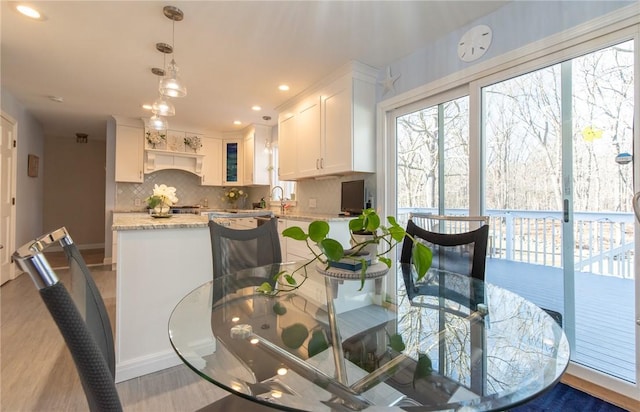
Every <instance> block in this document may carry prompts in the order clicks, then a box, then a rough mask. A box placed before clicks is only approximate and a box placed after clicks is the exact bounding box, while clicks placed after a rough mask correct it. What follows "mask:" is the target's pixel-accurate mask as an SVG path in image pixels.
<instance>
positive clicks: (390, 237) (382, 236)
mask: <svg viewBox="0 0 640 412" xmlns="http://www.w3.org/2000/svg"><path fill="white" fill-rule="evenodd" d="M387 223H388V225H387V226H385V225H382V224H381V220H380V216H378V214H377V213H376V211H375V210H374V209H366V210H364V211H363V212H362V214H361V215H360V216H358V217H357V218H355V219H352V220H351V221H349V231H350V233H351V245H352V247H351V249H348V250H346V251H345V249H344V248H343V246H342V244H341V243H340V242H338V241H337V240H335V239H332V238H330V237H328V235H329V224H328V223H327V222H325V221H322V220H315V221H313V222H311V224H309V231H308V232H305V231H304V230H303V229H302V228H300V227H298V226H293V227H290V228H287V229H285V230H284V231H283V232H282V235H283V236H284V237H288V238H291V239H294V240H298V241H302V242H306V244H307V247H308V248H309V250H311V252H312V253H313V256H314V257H313V259H311V260H310V261H308V262H305V263H304V264H302V265H301V266H300V267H298V268H296V269H294V270H293V271H291V272H288V271H282V272H279V273H278V274H276V277H277V278H278V279H277V280H283V282H279V283H280V287H279V288H278V289H277V290H274V289H273V288H272V286H271V285H270V284H269V283H267V282H265V283H263V284H262V285H261V286H260V287H258V291H260V292H263V293H267V294H277V293H280V292H288V291H293V290H295V289H298V288H299V287H300V286H301V285H302V284H303V283H304V281H306V279H307V277H308V276H307V268H308V267H309V266H310V265H312V264H314V265H315V264H317V262H320V263H322V264H324V265H327V266H329V265H330V262H339V261H341V260H343V259H345V258H346V259H350V260H353V261H354V262H360V264H361V268H360V288H361V289H362V287H363V286H364V281H365V279H366V277H365V275H366V272H367V268H368V265H369V263H368V262H367V258H366V257H363V256H362V255H361V252H362V251H364V250H365V249H369V247H370V246H375V249H374V250H375V251H376V255H375V258H377V259H378V260H379V261H380V262H382V263H384V264H386V265H387V267H389V268H390V267H391V263H392V262H391V259H389V258H388V257H387V256H386V255H387V253H389V252H390V251H392V250H393V249H394V248H395V247H396V246H397V245H398V244H399V243H400V242H402V241H403V240H404V238H405V236H408V237H409V238H411V239H412V240H413V241H414V242H413V245H414V247H413V250H412V263H413V265H414V266H415V268H416V272H417V274H418V280H421V279H422V278H423V277H424V276H425V274H426V273H427V270H429V268H430V267H431V259H432V253H431V249H429V248H428V247H427V246H426V245H424V244H423V243H421V242H417V241H416V239H414V238H413V237H412V236H411V235H409V234H407V232H406V231H405V230H404V228H403V227H401V226H400V225H399V224H398V222H396V219H395V218H394V217H393V216H388V217H387ZM354 234H367V235H368V236H366V237H363V238H359V237H356V236H354ZM313 245H315V246H317V248H318V249H319V252H318V251H316V249H314V248H313V247H312V246H313ZM372 257H373V256H371V257H370V258H372ZM312 268H313V267H312ZM295 275H301V276H302V281H301V282H298V281H297V280H296V278H295Z"/></svg>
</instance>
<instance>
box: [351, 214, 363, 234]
mask: <svg viewBox="0 0 640 412" xmlns="http://www.w3.org/2000/svg"><path fill="white" fill-rule="evenodd" d="M362 229H364V218H363V217H362V216H359V217H357V218H355V219H351V220H350V221H349V231H351V232H359V231H361V230H362Z"/></svg>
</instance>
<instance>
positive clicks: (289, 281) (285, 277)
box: [284, 273, 298, 286]
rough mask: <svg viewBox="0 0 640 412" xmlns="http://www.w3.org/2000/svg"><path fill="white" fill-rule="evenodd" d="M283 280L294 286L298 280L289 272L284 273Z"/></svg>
mask: <svg viewBox="0 0 640 412" xmlns="http://www.w3.org/2000/svg"><path fill="white" fill-rule="evenodd" d="M284 280H286V281H287V283H288V284H290V285H292V286H295V285H296V284H297V283H298V282H296V280H295V278H294V277H293V276H291V275H290V274H288V273H287V274H286V275H284Z"/></svg>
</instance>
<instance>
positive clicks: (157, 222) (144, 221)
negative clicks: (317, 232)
mask: <svg viewBox="0 0 640 412" xmlns="http://www.w3.org/2000/svg"><path fill="white" fill-rule="evenodd" d="M210 212H215V213H216V217H217V218H223V219H233V218H243V217H256V216H264V214H265V212H269V210H257V209H256V210H249V209H247V210H244V211H234V212H229V211H228V210H227V211H225V210H219V209H218V210H210ZM273 214H274V216H277V217H278V218H279V219H291V220H303V221H313V220H324V221H327V222H332V221H344V220H351V219H353V218H354V216H338V215H331V214H312V213H295V212H294V213H287V214H286V215H281V214H279V213H275V212H273ZM170 216H171V217H169V218H154V217H152V216H151V215H149V214H148V213H141V212H114V213H113V225H112V226H111V229H112V230H153V229H182V228H199V227H202V228H206V227H208V226H207V223H208V221H209V217H208V216H200V215H195V214H188V213H185V214H172V215H170Z"/></svg>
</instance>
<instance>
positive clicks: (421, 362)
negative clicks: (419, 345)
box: [413, 353, 433, 389]
mask: <svg viewBox="0 0 640 412" xmlns="http://www.w3.org/2000/svg"><path fill="white" fill-rule="evenodd" d="M432 372H433V365H432V363H431V358H429V356H428V355H427V354H426V353H419V354H418V363H417V364H416V370H415V372H413V388H414V389H415V387H416V382H417V381H418V380H420V379H424V378H426V377H428V376H431V373H432Z"/></svg>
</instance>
